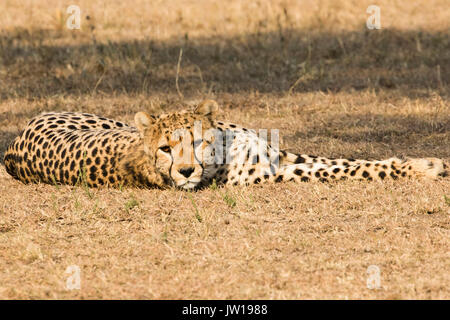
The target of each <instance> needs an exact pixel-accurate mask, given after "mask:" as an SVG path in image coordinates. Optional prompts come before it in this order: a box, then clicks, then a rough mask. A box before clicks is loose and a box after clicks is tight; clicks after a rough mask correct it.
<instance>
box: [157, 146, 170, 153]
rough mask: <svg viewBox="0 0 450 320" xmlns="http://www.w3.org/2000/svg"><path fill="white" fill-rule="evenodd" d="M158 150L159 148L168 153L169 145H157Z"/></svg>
mask: <svg viewBox="0 0 450 320" xmlns="http://www.w3.org/2000/svg"><path fill="white" fill-rule="evenodd" d="M159 150H161V151H162V152H166V153H169V152H170V147H169V146H162V147H159Z"/></svg>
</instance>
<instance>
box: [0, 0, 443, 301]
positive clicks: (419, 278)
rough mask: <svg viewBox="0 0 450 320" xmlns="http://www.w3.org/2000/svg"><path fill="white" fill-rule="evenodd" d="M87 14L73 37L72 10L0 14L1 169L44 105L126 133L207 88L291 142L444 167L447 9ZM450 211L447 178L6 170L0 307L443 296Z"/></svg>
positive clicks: (334, 7)
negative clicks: (211, 184) (26, 179)
mask: <svg viewBox="0 0 450 320" xmlns="http://www.w3.org/2000/svg"><path fill="white" fill-rule="evenodd" d="M78 3H79V5H80V7H81V9H82V11H83V20H82V30H80V31H69V30H66V29H65V27H64V25H65V16H66V15H65V13H64V12H65V8H66V7H67V5H69V4H72V3H71V2H70V1H56V0H54V1H21V2H17V1H9V0H6V1H2V2H1V3H0V157H1V158H3V153H4V151H5V149H6V146H7V144H8V143H9V142H10V141H11V140H12V139H13V138H14V136H15V135H17V133H18V132H19V131H20V130H21V128H22V127H23V126H24V125H25V124H26V121H27V120H28V119H29V118H30V117H32V116H34V115H36V114H39V113H40V112H42V111H43V110H76V111H81V110H83V111H86V112H93V113H97V114H102V115H105V116H108V117H115V118H118V119H122V120H125V121H127V122H131V119H132V118H133V114H134V113H135V112H136V111H138V110H148V111H151V112H155V113H158V112H162V111H167V110H174V109H177V108H180V107H182V106H183V105H189V104H192V103H194V102H195V101H199V100H201V99H203V98H206V97H211V98H214V99H216V100H217V101H219V103H220V104H221V105H222V106H223V110H222V114H221V117H222V118H224V119H227V120H231V121H235V122H238V123H241V124H243V125H246V126H249V127H254V128H259V127H261V128H277V129H280V133H281V135H282V137H283V141H282V145H283V146H284V147H287V148H288V149H290V150H293V151H298V152H305V153H310V154H321V155H324V156H333V157H341V156H343V157H363V158H385V157H389V156H392V155H397V156H406V155H409V156H416V157H422V156H434V157H440V158H444V159H446V160H447V161H450V106H449V97H450V90H449V84H450V36H449V35H450V31H449V30H450V25H449V21H450V7H449V6H448V5H447V1H445V0H441V1H438V0H435V1H427V2H426V3H425V2H423V1H378V4H379V5H380V7H381V23H382V30H378V31H368V30H366V28H365V20H366V18H367V16H368V14H366V13H365V10H366V8H367V6H368V5H369V4H372V3H371V2H370V1H356V0H354V1H350V0H348V1H340V2H339V5H338V4H337V3H338V2H336V1H294V0H292V1H290V0H287V1H281V0H280V1H258V2H248V1H243V0H233V1H195V2H194V1H182V0H172V1H144V0H142V1H135V3H136V4H135V5H133V6H130V5H128V4H126V3H125V2H123V1H104V2H103V1H95V4H94V2H91V1H78ZM55 8H56V11H55ZM205 12H207V13H208V14H207V16H205ZM87 15H88V16H89V20H86V16H87ZM181 48H182V49H183V59H182V61H181V64H180V67H181V68H180V75H179V76H180V78H179V88H180V91H181V93H182V94H183V96H184V98H183V99H182V98H180V96H179V95H178V93H177V90H176V87H175V77H176V69H177V62H178V57H179V52H180V49H181ZM449 213H450V179H448V178H447V179H442V180H439V181H436V182H434V181H425V180H419V181H404V182H395V183H391V182H386V183H382V184H381V183H360V182H343V183H339V184H331V185H329V184H315V183H311V184H307V183H305V184H300V185H295V184H292V183H286V184H283V185H276V186H259V187H248V188H243V187H236V188H231V187H230V188H219V189H214V188H211V189H207V190H203V191H200V192H194V193H186V192H182V191H177V190H168V191H159V190H134V189H125V190H110V189H98V190H97V189H91V190H86V189H83V188H77V187H67V186H58V187H55V186H49V185H28V186H27V185H23V184H21V183H19V182H17V181H14V180H12V179H11V178H10V177H9V176H8V175H7V174H6V172H5V170H4V167H3V164H2V163H1V162H0V298H4V299H11V298H106V299H109V298H168V299H174V298H229V299H238V298H243V299H247V298H253V299H259V298H275V299H279V298H286V299H293V298H332V299H335V298H351V299H360V298H376V299H385V298H392V299H410V298H419V299H430V298H434V299H448V298H450V293H449V291H450V290H449V286H450V276H449V273H448V270H449V267H450V260H449V251H448V247H449V235H450V231H449V229H450V224H449ZM69 265H78V266H79V267H80V268H81V272H82V274H81V279H82V284H81V286H82V288H81V290H73V291H69V290H66V289H65V281H66V278H67V275H66V274H65V273H64V272H65V270H66V268H67V267H68V266H69ZM370 265H377V266H379V268H380V269H381V289H378V290H369V289H368V288H367V287H366V280H367V274H366V270H367V268H368V266H370Z"/></svg>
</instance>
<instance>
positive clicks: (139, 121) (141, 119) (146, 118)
mask: <svg viewBox="0 0 450 320" xmlns="http://www.w3.org/2000/svg"><path fill="white" fill-rule="evenodd" d="M134 122H135V123H136V127H137V128H138V130H139V131H140V132H141V133H142V132H144V131H145V129H147V128H148V127H150V126H151V125H152V124H153V123H155V117H153V116H150V115H149V114H148V113H147V112H138V113H136V115H135V116H134Z"/></svg>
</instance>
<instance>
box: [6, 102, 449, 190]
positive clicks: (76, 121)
mask: <svg viewBox="0 0 450 320" xmlns="http://www.w3.org/2000/svg"><path fill="white" fill-rule="evenodd" d="M217 110H218V106H217V103H216V102H214V101H211V100H207V101H204V102H203V103H201V104H200V105H199V106H197V108H195V109H194V110H192V111H190V110H184V111H180V112H173V113H168V114H162V115H160V116H150V115H148V114H146V113H144V112H139V113H137V114H136V116H135V123H136V127H132V126H129V125H127V124H125V123H123V122H120V121H115V120H112V119H107V118H103V117H99V116H96V115H92V114H87V113H71V112H63V113H46V114H42V115H40V116H38V117H36V118H34V119H32V120H31V121H30V122H29V123H28V125H27V127H26V128H25V130H24V131H23V132H22V133H21V134H20V135H19V136H18V137H17V138H16V139H15V140H14V141H13V142H12V143H11V145H10V146H9V147H8V149H7V151H6V154H5V159H4V160H5V161H4V162H5V167H6V170H7V172H8V173H9V174H10V175H11V176H13V177H14V178H16V179H18V180H20V181H22V182H24V183H37V182H44V183H50V184H70V185H76V184H78V183H85V184H87V185H88V186H92V187H98V186H103V185H106V186H112V187H120V186H135V187H140V188H153V187H159V188H166V187H170V186H175V187H179V188H183V189H192V188H196V187H201V186H205V185H208V184H210V183H212V181H213V180H215V181H216V183H217V184H231V185H246V184H261V183H267V182H270V183H279V182H283V181H295V182H309V181H321V182H330V181H337V180H344V179H357V180H367V181H372V180H386V179H394V180H396V179H402V178H412V177H419V176H424V177H429V178H437V177H438V176H446V175H447V174H448V170H447V169H448V166H447V165H446V164H445V163H444V162H443V161H442V160H440V159H436V158H424V159H398V158H390V159H387V160H382V161H366V160H359V159H328V158H324V157H316V156H311V155H304V154H293V153H289V152H286V151H279V150H277V149H276V148H274V147H273V146H271V145H270V144H269V143H268V142H267V141H266V140H265V139H262V138H260V137H259V136H258V135H257V134H256V132H255V131H254V130H250V129H246V128H243V127H241V126H238V125H235V124H232V123H225V122H221V121H217V120H215V114H216V112H217ZM196 130H197V131H199V132H200V135H199V134H197V131H196ZM211 132H213V133H214V134H211ZM217 137H222V138H223V139H218V138H217ZM259 150H265V152H264V153H263V155H265V156H263V157H262V156H261V153H260V152H259ZM219 151H220V152H219Z"/></svg>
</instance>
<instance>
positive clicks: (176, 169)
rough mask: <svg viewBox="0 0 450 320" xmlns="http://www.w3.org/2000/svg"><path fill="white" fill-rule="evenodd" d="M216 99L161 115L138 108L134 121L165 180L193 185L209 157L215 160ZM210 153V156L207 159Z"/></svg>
mask: <svg viewBox="0 0 450 320" xmlns="http://www.w3.org/2000/svg"><path fill="white" fill-rule="evenodd" d="M218 109H219V108H218V105H217V103H216V102H215V101H213V100H205V101H203V102H202V103H200V104H199V105H198V106H197V107H196V108H195V109H194V110H192V111H188V110H184V111H180V112H173V113H168V114H163V115H160V116H158V117H154V116H150V115H148V114H147V113H145V112H138V113H137V114H136V115H135V118H134V121H135V123H136V126H137V128H138V130H139V132H140V135H141V138H142V143H143V147H144V152H145V154H146V156H148V157H149V159H150V161H152V162H153V163H154V165H155V167H156V170H157V171H158V173H159V174H161V175H162V176H163V177H164V180H166V181H170V182H171V184H172V185H175V186H176V187H179V188H183V189H192V188H195V187H197V186H198V185H199V183H200V182H201V179H202V175H203V171H204V166H203V164H204V163H205V160H207V161H211V159H210V157H211V155H210V154H211V153H210V152H208V148H211V146H212V142H213V141H214V135H212V134H211V129H213V117H214V115H215V114H216V113H217V111H218ZM207 157H209V158H208V159H206V158H207Z"/></svg>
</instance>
